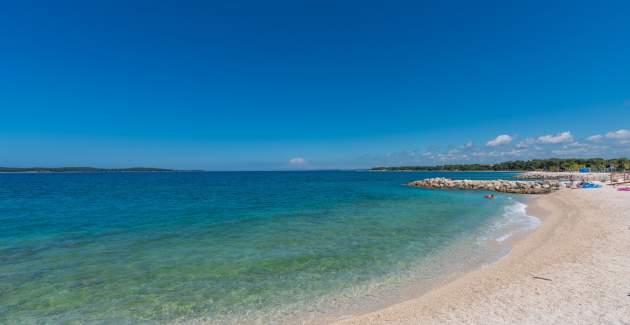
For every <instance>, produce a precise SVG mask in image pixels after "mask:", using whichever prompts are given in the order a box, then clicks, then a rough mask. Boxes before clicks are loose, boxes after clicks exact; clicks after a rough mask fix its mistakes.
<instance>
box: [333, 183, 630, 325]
mask: <svg viewBox="0 0 630 325" xmlns="http://www.w3.org/2000/svg"><path fill="white" fill-rule="evenodd" d="M527 204H528V207H527V212H528V213H527V214H528V215H532V216H535V217H536V218H538V219H540V221H541V224H540V225H539V226H538V227H537V228H536V229H534V230H532V231H529V232H527V233H524V234H519V235H516V236H513V237H511V238H509V239H508V240H507V241H508V244H509V245H510V246H511V251H510V252H509V253H508V254H507V255H506V256H504V257H503V258H501V259H499V260H498V261H496V262H495V263H492V264H489V265H486V266H484V267H481V268H480V269H477V270H473V271H471V272H468V273H464V274H461V275H459V276H457V277H456V278H454V279H453V280H452V281H450V282H448V283H445V284H444V285H442V286H438V287H436V288H434V289H432V290H430V291H428V292H427V293H424V294H422V295H420V296H418V297H417V298H413V299H410V300H406V301H403V302H401V303H398V304H394V305H392V306H389V307H386V308H383V309H380V310H377V311H374V312H370V313H366V314H361V315H346V316H345V317H343V318H341V319H340V320H338V321H337V322H335V323H334V324H419V323H422V324H425V323H430V324H431V323H439V324H443V323H453V324H455V323H456V324H461V323H476V324H484V323H485V324H488V323H554V322H562V323H577V322H586V323H602V322H604V323H624V322H626V323H630V305H628V299H629V298H628V296H627V294H628V293H629V292H630V286H629V285H628V284H627V283H626V282H627V280H626V278H625V277H624V275H627V274H629V273H630V256H627V255H628V254H627V252H628V251H630V243H629V242H628V241H627V236H628V235H629V234H630V228H629V227H630V215H628V213H626V214H625V215H624V209H627V210H625V211H630V196H628V195H627V193H623V192H617V191H615V189H614V188H612V187H606V188H603V189H599V190H562V191H559V192H555V193H552V194H548V195H545V196H541V197H536V198H530V199H528V201H527ZM623 252H626V254H625V255H624V254H623ZM611 260H612V261H615V262H616V263H610V261H611ZM609 264H610V265H609Z"/></svg>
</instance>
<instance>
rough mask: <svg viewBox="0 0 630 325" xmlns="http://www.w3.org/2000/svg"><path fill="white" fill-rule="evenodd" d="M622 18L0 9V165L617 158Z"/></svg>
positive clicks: (534, 11)
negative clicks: (552, 157)
mask: <svg viewBox="0 0 630 325" xmlns="http://www.w3.org/2000/svg"><path fill="white" fill-rule="evenodd" d="M629 16H630V4H629V3H627V2H624V1H618V2H612V1H603V2H590V3H586V2H579V1H578V2H576V1H571V2H568V1H567V2H562V1H554V2H553V3H549V2H547V1H546V2H542V1H540V2H538V1H523V2H519V3H515V2H511V1H479V2H470V1H466V2H464V1H462V2H457V1H433V2H428V1H383V2H371V1H284V2H278V1H267V2H260V1H222V2H213V1H199V2H188V1H177V2H176V1H161V2H160V3H159V4H158V3H157V2H155V1H76V2H69V1H55V2H53V1H41V2H40V1H19V2H18V1H13V2H8V3H5V4H3V10H1V11H0V62H1V63H0V113H1V116H0V165H5V166H33V165H39V166H42V165H46V166H53V165H54V166H61V165H75V166H76V165H91V166H102V167H121V166H139V165H142V166H160V167H172V168H200V169H211V170H225V169H230V170H231V169H247V170H249V169H295V168H306V169H317V168H362V167H370V166H375V165H398V164H435V163H460V162H494V161H504V160H509V159H521V158H534V157H538V158H544V157H551V156H556V157H569V156H570V157H584V156H603V157H612V156H618V155H625V156H630V131H627V130H628V129H630V59H628V58H630V42H629V41H628V40H629V39H630V24H628V23H627V17H629ZM567 132H568V133H567ZM596 135H599V137H597V136H596ZM501 136H502V137H501ZM593 136H596V137H594V138H593ZM589 138H590V139H589ZM493 140H496V141H494V142H493Z"/></svg>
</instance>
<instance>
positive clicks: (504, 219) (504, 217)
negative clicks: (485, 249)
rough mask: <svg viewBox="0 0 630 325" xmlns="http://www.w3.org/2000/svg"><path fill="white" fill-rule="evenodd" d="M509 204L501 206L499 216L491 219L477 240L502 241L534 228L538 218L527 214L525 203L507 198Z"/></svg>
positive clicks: (538, 223) (538, 221) (536, 225)
mask: <svg viewBox="0 0 630 325" xmlns="http://www.w3.org/2000/svg"><path fill="white" fill-rule="evenodd" d="M508 200H510V201H511V203H510V204H508V205H507V206H505V207H504V208H503V213H502V214H501V216H500V217H499V218H496V219H494V220H493V221H492V223H491V224H490V226H489V227H488V228H487V230H486V231H485V232H484V233H483V234H482V235H481V236H479V240H481V241H488V240H493V241H495V242H497V243H503V242H505V241H506V240H508V239H510V238H512V237H513V236H514V235H515V234H518V233H523V232H526V231H530V230H533V229H536V228H537V227H538V226H539V225H540V219H538V218H536V217H534V216H531V215H528V214H527V204H525V203H523V202H519V201H516V200H513V199H512V198H508Z"/></svg>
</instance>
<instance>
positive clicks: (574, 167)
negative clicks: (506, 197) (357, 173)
mask: <svg viewBox="0 0 630 325" xmlns="http://www.w3.org/2000/svg"><path fill="white" fill-rule="evenodd" d="M581 168H589V169H590V170H591V171H611V170H630V159H628V158H616V159H603V158H589V159H579V158H570V159H560V158H550V159H533V160H513V161H506V162H502V163H498V164H452V165H436V166H398V167H374V168H372V169H371V170H372V171H524V170H527V171H533V170H544V171H555V172H557V171H578V170H580V169H581Z"/></svg>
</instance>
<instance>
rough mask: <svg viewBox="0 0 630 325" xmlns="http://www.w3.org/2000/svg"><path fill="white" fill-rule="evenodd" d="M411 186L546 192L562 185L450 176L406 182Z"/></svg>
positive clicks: (527, 192)
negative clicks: (454, 178)
mask: <svg viewBox="0 0 630 325" xmlns="http://www.w3.org/2000/svg"><path fill="white" fill-rule="evenodd" d="M408 185H409V186H413V187H422V188H432V189H460V190H482V191H495V192H504V193H520V194H547V193H551V192H553V191H557V190H559V189H560V187H561V186H562V185H563V184H561V183H560V182H559V181H557V180H544V181H535V182H525V181H508V180H501V179H499V180H467V179H464V180H453V179H450V178H443V177H436V178H427V179H423V180H419V181H415V182H411V183H409V184H408Z"/></svg>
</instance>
